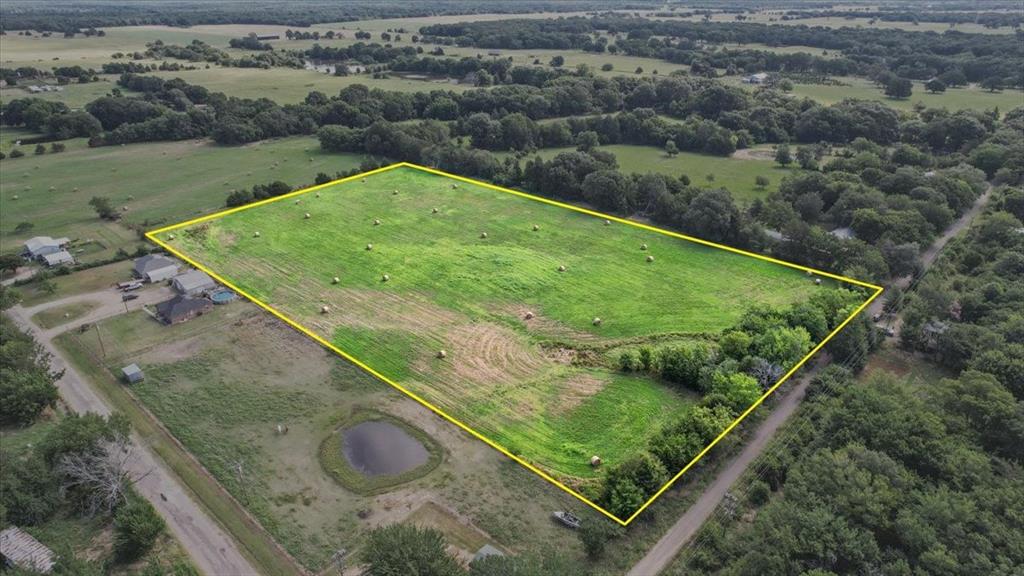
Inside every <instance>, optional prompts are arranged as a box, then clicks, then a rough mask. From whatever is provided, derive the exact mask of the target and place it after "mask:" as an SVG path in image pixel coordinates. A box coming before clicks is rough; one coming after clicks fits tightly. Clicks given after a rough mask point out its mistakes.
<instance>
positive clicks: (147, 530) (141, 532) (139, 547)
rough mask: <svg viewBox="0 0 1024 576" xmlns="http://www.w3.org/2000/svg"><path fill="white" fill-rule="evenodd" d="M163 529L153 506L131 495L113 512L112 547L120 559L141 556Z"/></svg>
mask: <svg viewBox="0 0 1024 576" xmlns="http://www.w3.org/2000/svg"><path fill="white" fill-rule="evenodd" d="M163 531H164V520H163V518H161V517H160V515H159V514H157V512H156V510H155V509H154V508H153V506H152V505H151V504H150V503H149V502H147V501H146V500H144V499H142V498H141V497H139V496H131V497H129V498H128V502H127V503H126V504H123V505H121V507H119V508H118V509H117V512H116V513H115V514H114V549H115V551H116V552H117V556H118V558H120V559H121V560H127V561H131V560H135V559H138V558H140V557H142V555H143V554H145V553H146V552H148V551H149V549H150V548H152V547H153V544H155V543H156V539H157V538H158V537H160V534H162V533H163Z"/></svg>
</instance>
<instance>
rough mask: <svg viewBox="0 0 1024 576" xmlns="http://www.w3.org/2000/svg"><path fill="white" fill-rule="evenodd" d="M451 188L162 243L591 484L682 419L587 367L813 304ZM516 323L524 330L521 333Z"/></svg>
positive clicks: (508, 200) (538, 207)
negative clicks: (601, 467) (594, 353)
mask: <svg viewBox="0 0 1024 576" xmlns="http://www.w3.org/2000/svg"><path fill="white" fill-rule="evenodd" d="M453 182H454V181H453V180H451V179H448V178H446V177H442V176H435V175H432V174H428V173H425V172H422V171H419V170H415V169H412V168H398V169H393V170H390V171H387V172H384V173H380V174H377V175H374V176H370V177H368V178H366V179H365V182H364V181H361V180H358V179H357V180H353V181H350V182H347V183H343V184H339V185H335V186H333V187H330V188H327V189H325V190H322V191H321V197H319V198H318V197H316V196H315V194H312V193H310V194H306V195H303V196H301V197H300V198H299V199H298V201H300V202H301V204H297V202H296V200H294V199H286V200H282V201H279V202H275V203H271V204H267V205H264V206H261V207H259V208H258V209H252V210H243V211H240V212H235V213H233V214H231V215H228V216H224V217H222V218H219V219H215V220H213V221H210V222H207V223H203V224H199V225H195V226H193V227H191V228H189V229H184V230H180V229H179V230H176V231H174V232H173V233H174V235H175V239H174V240H170V242H171V244H172V245H173V246H175V247H176V248H177V249H178V250H182V251H183V252H184V253H185V254H187V255H190V256H192V257H193V258H195V259H197V260H198V261H200V262H202V263H203V264H205V265H207V266H208V267H210V268H212V269H213V270H215V271H217V272H218V273H220V274H222V275H223V276H225V277H226V278H228V279H229V280H231V281H233V282H234V283H236V284H237V285H238V286H239V287H240V288H242V289H243V290H245V291H247V292H249V293H250V294H252V295H253V296H255V297H257V298H259V299H261V300H263V301H265V302H268V303H270V304H271V305H273V306H275V307H277V308H278V309H279V310H281V311H282V312H283V313H284V314H286V315H288V316H289V317H291V318H293V319H295V320H296V321H298V322H299V323H301V324H303V325H305V326H307V327H310V329H311V330H313V331H314V332H316V333H318V334H320V335H321V336H322V337H325V338H328V339H330V340H331V341H332V342H333V343H334V344H336V345H337V346H338V347H339V348H341V349H342V350H345V351H348V352H350V353H352V354H353V355H354V356H356V357H357V358H359V359H360V360H361V361H363V362H365V363H366V364H368V365H369V366H371V367H372V368H374V369H375V370H377V371H379V372H381V373H382V374H384V375H385V376H387V377H389V378H390V379H392V380H394V381H397V382H398V383H399V384H402V385H405V386H408V387H409V388H410V389H411V390H412V391H413V392H415V393H417V394H420V395H421V396H423V397H424V398H425V399H426V400H427V401H428V402H431V403H433V404H434V405H436V406H438V407H440V408H441V409H442V410H445V411H446V412H449V413H450V414H452V415H453V416H455V417H456V418H459V419H461V420H463V421H465V422H467V423H468V424H469V425H470V426H471V427H473V428H474V429H476V430H478V431H480V432H481V433H483V434H484V435H485V436H488V437H491V438H498V439H500V440H502V441H507V442H508V446H506V448H507V449H509V450H510V451H514V452H517V453H519V454H521V455H522V456H523V457H524V458H525V459H527V460H529V461H531V462H534V463H536V464H538V465H540V466H542V467H544V468H546V469H548V470H550V471H552V472H553V473H555V474H557V475H559V476H561V477H563V478H586V477H593V476H596V475H599V474H600V471H595V470H593V469H592V468H590V466H589V459H590V456H591V455H601V456H602V458H605V461H606V462H608V463H609V465H611V464H614V463H615V462H617V461H621V460H622V459H623V458H625V457H627V456H628V455H629V454H632V453H635V452H636V450H638V449H640V447H642V446H643V445H644V444H645V443H646V440H647V438H648V437H649V436H650V435H651V434H653V433H654V432H655V431H656V430H657V429H658V427H659V426H660V425H661V424H662V423H663V422H664V420H665V419H666V418H667V417H668V416H669V415H670V414H671V412H673V411H678V410H681V409H682V408H683V407H684V406H685V405H686V404H687V403H688V402H689V400H687V399H685V398H683V397H680V396H678V395H676V394H674V393H671V392H669V391H668V390H666V389H664V388H663V387H662V385H660V384H658V383H656V382H653V381H650V380H644V379H634V378H626V377H624V376H622V375H619V374H617V373H616V372H614V371H613V370H611V369H609V368H608V367H607V366H605V365H603V363H602V362H594V361H589V362H588V361H586V360H585V353H584V352H585V351H586V350H599V349H602V348H604V347H608V346H613V345H615V344H616V343H617V342H623V341H629V342H636V341H638V340H640V341H642V340H643V339H645V338H656V337H660V336H664V335H672V334H675V335H685V334H691V335H697V336H698V337H699V335H701V334H705V335H711V334H714V333H717V332H718V331H720V330H722V329H724V328H726V327H728V326H730V325H732V324H733V323H734V322H735V321H736V320H737V319H738V318H739V316H740V314H742V312H743V310H744V309H745V308H746V306H747V305H749V304H752V303H755V302H761V303H767V304H775V305H785V304H787V303H790V302H794V301H797V300H799V299H802V298H806V297H807V296H809V295H810V294H811V293H812V292H813V291H814V290H815V289H817V288H816V287H815V286H814V285H813V283H811V282H809V281H808V280H807V278H806V277H805V276H804V275H803V273H801V272H799V271H796V270H793V269H790V268H786V267H783V266H779V265H776V264H771V263H767V262H764V261H761V260H758V259H755V258H751V257H747V256H742V255H737V254H732V253H729V252H726V251H723V250H720V249H717V248H710V247H703V246H700V245H697V244H694V243H691V242H687V241H684V240H679V239H675V238H671V237H668V236H664V235H660V234H657V233H653V232H650V231H646V230H642V229H639V228H635V227H632V226H627V225H623V224H618V223H616V224H614V225H612V226H605V225H604V224H603V223H602V221H601V219H599V218H594V217H592V216H587V215H583V214H579V213H577V212H574V211H570V210H566V209H564V208H558V207H553V206H548V205H545V204H542V203H539V202H534V201H530V200H525V199H522V198H518V197H516V196H513V195H511V194H503V193H500V192H496V191H492V190H489V189H486V188H483V187H480V186H476V185H471V184H467V183H459V184H458V188H453ZM394 191H398V193H397V194H395V193H394ZM433 208H437V209H438V212H437V213H433V211H432V209H433ZM307 212H308V213H310V215H311V218H310V219H308V220H306V219H304V217H303V214H304V213H307ZM375 219H380V220H381V222H382V224H381V225H379V226H377V225H374V220H375ZM533 225H538V226H539V230H538V231H533V230H532V226H533ZM257 231H258V232H261V235H260V236H259V237H256V236H255V232H257ZM482 232H487V235H488V236H487V238H482V237H481V233H482ZM169 234H170V233H163V234H162V238H163V239H164V240H168V239H169ZM367 243H372V244H373V250H366V249H365V247H366V245H367ZM645 243H646V244H647V245H648V246H649V250H647V251H643V250H641V244H645ZM647 255H654V256H655V257H656V261H655V262H646V261H645V258H646V256H647ZM559 266H566V268H567V269H566V271H565V272H564V273H560V272H559V271H558V268H559ZM383 274H388V275H389V278H390V280H389V281H387V282H382V280H381V278H382V275H383ZM333 276H338V277H339V278H340V282H339V283H338V284H333V283H332V277H333ZM323 305H328V306H329V307H330V310H331V312H330V313H329V314H320V308H321V306H323ZM526 310H530V311H532V312H534V313H535V314H536V316H537V317H536V318H534V319H532V320H529V321H524V320H523V317H524V314H525V311H526ZM595 317H600V318H602V319H603V321H602V323H601V324H600V325H597V326H595V325H594V324H593V323H592V320H593V319H594V318H595ZM438 350H445V351H446V353H447V357H446V358H443V359H442V358H438V357H437V355H438ZM545 350H548V351H547V352H546V351H545ZM574 354H577V356H575V357H576V358H577V361H576V362H573V363H566V362H564V361H556V360H554V359H553V358H552V355H556V356H557V355H563V356H565V357H568V358H571V357H573V355H574ZM626 399H630V404H629V405H628V406H623V403H624V401H625V400H626ZM598 432H600V433H598Z"/></svg>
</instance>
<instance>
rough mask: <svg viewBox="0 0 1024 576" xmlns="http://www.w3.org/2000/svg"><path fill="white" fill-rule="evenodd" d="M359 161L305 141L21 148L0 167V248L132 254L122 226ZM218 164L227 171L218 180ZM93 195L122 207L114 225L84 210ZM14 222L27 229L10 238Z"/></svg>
mask: <svg viewBox="0 0 1024 576" xmlns="http://www.w3.org/2000/svg"><path fill="white" fill-rule="evenodd" d="M23 132H24V131H21V132H16V131H10V132H9V131H8V130H7V129H4V130H3V132H0V139H2V140H3V141H5V142H9V141H10V140H11V139H13V138H16V137H20V136H22V134H23ZM25 134H27V133H25ZM362 159H363V156H362V155H359V154H339V153H330V154H328V153H324V152H321V151H320V145H319V142H318V141H317V139H316V138H315V137H294V138H283V139H279V140H271V141H264V142H260V143H256V144H252V145H249V146H240V147H226V146H217V145H214V144H212V143H209V142H208V141H199V142H197V141H185V142H159V143H145V144H132V145H131V146H107V147H100V148H89V147H88V146H87V145H86V143H85V140H84V139H77V140H70V141H67V150H66V151H65V152H61V153H58V154H52V153H49V152H48V153H47V154H44V155H41V156H36V155H33V154H32V153H31V150H28V153H27V154H26V155H25V156H24V157H22V158H8V159H6V160H4V161H3V171H4V177H3V179H2V181H0V198H2V199H3V206H4V209H3V211H2V212H0V243H2V244H3V251H8V250H14V249H15V248H16V247H17V246H20V245H21V243H22V242H23V241H24V240H25V239H27V238H30V237H32V236H38V235H47V236H53V237H60V236H67V237H68V238H71V239H72V241H73V242H75V243H76V244H82V245H85V246H86V247H87V249H86V250H85V252H84V253H83V254H80V255H79V257H80V259H82V260H85V261H90V260H101V259H104V258H110V257H112V256H113V255H114V254H115V253H116V252H117V250H118V249H122V248H123V249H125V250H127V251H128V252H133V251H134V250H135V248H136V246H138V245H139V243H140V240H139V237H138V235H137V233H136V232H134V231H132V230H130V229H129V226H131V225H137V226H141V227H144V228H152V227H155V226H157V225H159V224H161V223H171V222H175V221H178V220H181V219H183V218H192V217H195V216H198V215H200V214H204V213H208V212H212V211H214V210H216V209H218V208H221V207H223V206H224V199H225V198H226V197H227V195H228V193H229V192H230V191H231V190H232V189H234V188H247V187H251V186H252V185H254V184H264V183H267V182H272V181H274V180H282V181H284V182H286V183H288V184H290V185H292V186H296V187H297V186H301V185H305V184H309V183H311V182H312V181H313V179H314V178H315V176H316V174H317V173H318V172H325V173H327V174H335V173H336V172H342V171H348V170H351V169H353V168H357V167H358V166H359V164H360V162H361V161H362ZM226 166H230V167H231V170H232V172H230V173H226V172H225V170H224V168H225V167H226ZM51 188H52V189H51ZM15 196H17V198H16V199H15ZM94 196H105V197H107V198H109V199H110V201H111V203H112V204H113V205H114V206H117V207H118V208H119V209H120V208H124V207H127V210H126V211H124V212H123V217H122V219H121V221H120V222H107V221H103V220H100V219H99V218H98V217H97V216H96V212H95V211H94V210H93V208H92V207H91V206H89V200H90V199H91V198H93V197H94ZM23 222H27V223H29V224H31V227H30V229H28V230H27V231H24V232H15V231H14V230H15V228H17V226H18V225H19V224H21V223H23Z"/></svg>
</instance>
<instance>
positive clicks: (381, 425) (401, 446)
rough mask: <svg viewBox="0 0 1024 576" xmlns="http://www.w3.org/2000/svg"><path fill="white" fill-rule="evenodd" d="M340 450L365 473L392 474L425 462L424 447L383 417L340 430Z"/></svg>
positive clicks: (353, 465)
mask: <svg viewBox="0 0 1024 576" xmlns="http://www.w3.org/2000/svg"><path fill="white" fill-rule="evenodd" d="M341 439H342V442H341V453H342V455H343V456H345V460H346V461H348V463H349V465H350V466H352V467H353V468H355V469H356V470H358V471H359V472H361V473H362V474H364V475H366V476H393V475H395V474H401V473H403V472H408V471H409V470H413V469H414V468H418V467H420V466H422V465H424V464H426V463H427V460H428V459H429V458H430V454H429V453H428V452H427V449H426V448H425V447H424V446H423V444H422V443H420V441H419V440H417V439H416V438H414V437H413V436H412V435H410V434H409V433H408V432H406V431H405V430H403V429H402V428H401V427H399V426H396V425H394V424H392V423H391V422H387V421H383V420H368V421H366V422H360V423H359V424H356V425H355V426H352V427H351V428H346V429H345V430H342V431H341Z"/></svg>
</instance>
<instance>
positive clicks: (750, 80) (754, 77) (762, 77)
mask: <svg viewBox="0 0 1024 576" xmlns="http://www.w3.org/2000/svg"><path fill="white" fill-rule="evenodd" d="M743 81H744V82H746V83H747V84H764V83H765V82H767V81H768V73H767V72H758V73H757V74H751V75H749V76H744V77H743Z"/></svg>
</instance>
